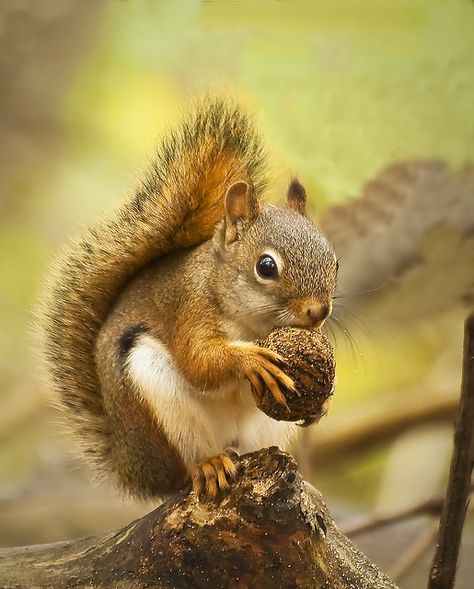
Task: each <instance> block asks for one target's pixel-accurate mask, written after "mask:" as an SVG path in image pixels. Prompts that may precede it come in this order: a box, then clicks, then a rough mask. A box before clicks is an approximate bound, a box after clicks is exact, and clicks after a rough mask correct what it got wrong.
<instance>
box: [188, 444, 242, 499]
mask: <svg viewBox="0 0 474 589" xmlns="http://www.w3.org/2000/svg"><path fill="white" fill-rule="evenodd" d="M238 457H239V454H238V452H237V451H236V450H234V448H226V450H224V452H221V453H220V454H217V455H216V456H212V457H211V458H209V459H208V460H206V461H205V462H201V463H199V464H196V465H195V466H193V469H192V471H191V479H192V483H193V490H194V493H195V494H196V496H197V497H198V498H199V500H200V501H203V502H204V501H215V500H216V499H217V498H218V497H221V496H222V495H223V494H225V493H227V492H228V491H229V489H230V485H231V483H232V482H233V481H234V480H235V478H236V476H237V471H238V468H237V465H236V460H237V459H238Z"/></svg>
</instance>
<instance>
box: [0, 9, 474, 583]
mask: <svg viewBox="0 0 474 589" xmlns="http://www.w3.org/2000/svg"><path fill="white" fill-rule="evenodd" d="M473 55H474V4H473V2H472V1H470V0H400V1H397V2H389V1H382V0H340V1H338V2H335V1H331V0H314V1H312V2H311V1H307V2H303V1H296V0H295V1H291V0H288V1H284V0H283V1H271V0H268V1H257V0H255V1H252V0H248V1H207V2H206V1H201V2H200V1H197V0H180V1H177V2H172V1H167V2H165V1H158V0H122V1H120V0H107V1H106V0H3V1H2V3H1V4H0V84H1V88H2V91H1V94H0V105H1V108H0V131H1V137H2V141H1V142H0V173H1V178H2V181H1V185H0V320H1V326H2V327H1V335H2V337H1V339H0V402H1V407H2V410H1V412H0V543H1V544H2V545H13V544H23V543H36V542H44V541H52V540H58V539H64V538H69V537H73V536H79V535H84V534H87V533H90V532H92V531H96V530H101V529H105V528H107V527H110V526H115V525H119V524H120V523H124V522H127V521H129V520H130V519H131V518H132V517H134V516H135V515H138V514H139V513H143V512H144V511H145V510H146V509H149V506H147V505H137V504H135V503H133V502H132V501H128V500H122V499H120V498H118V497H117V495H116V493H115V492H114V490H113V489H111V488H109V487H108V485H107V484H100V485H96V486H94V485H93V484H92V483H91V476H90V473H88V472H87V471H85V470H84V469H83V467H82V466H81V465H80V462H79V461H77V460H75V459H74V458H73V456H72V454H71V449H72V448H73V447H74V444H73V442H72V440H71V439H70V437H69V436H68V435H67V434H64V433H63V431H62V428H61V425H60V423H59V422H60V420H59V418H58V414H57V413H56V412H55V411H54V410H53V409H51V408H50V407H49V404H48V401H47V399H48V390H47V386H46V385H45V384H44V381H43V380H42V376H41V370H40V369H39V365H40V361H39V358H38V357H37V354H36V350H37V347H38V346H37V343H36V341H35V338H34V336H33V335H32V332H33V329H32V327H33V324H34V321H33V314H34V309H35V304H36V301H37V300H38V297H39V296H40V293H41V288H42V284H43V281H44V276H45V274H46V273H47V270H46V269H47V266H48V263H49V260H50V259H51V258H52V257H53V256H54V254H55V252H56V251H57V250H58V248H59V247H60V245H61V243H63V242H64V240H65V239H66V238H67V237H68V236H70V235H72V234H74V233H76V232H77V231H78V230H79V229H80V227H81V226H82V225H83V224H85V223H87V222H88V221H89V220H90V219H92V218H94V217H97V215H99V214H102V213H106V212H107V211H110V210H111V209H112V208H113V207H114V206H115V204H116V203H117V201H118V199H119V198H120V197H122V196H123V195H124V194H126V193H127V191H129V190H130V187H131V186H133V183H134V181H135V180H136V178H137V177H138V176H139V174H140V170H142V169H143V168H144V167H146V163H147V161H148V158H149V157H150V156H151V155H152V153H153V146H154V144H155V143H156V141H157V139H158V138H159V137H160V134H161V133H162V132H163V131H164V130H165V129H167V128H168V127H170V126H172V125H173V124H175V123H176V121H177V120H179V116H180V114H181V113H182V112H183V111H185V110H186V108H187V104H188V102H189V100H190V99H191V98H192V97H193V96H195V95H196V94H200V93H202V92H211V93H219V94H223V95H229V96H232V97H235V98H237V99H238V100H239V101H240V102H242V103H243V104H245V105H246V106H248V108H249V109H250V110H251V111H253V112H254V113H255V116H256V120H257V121H258V124H259V127H260V128H261V131H262V133H263V135H264V137H265V140H266V145H267V149H268V152H269V156H270V161H271V164H272V179H273V182H272V186H271V189H270V192H269V195H268V197H269V199H272V200H275V201H278V199H281V197H282V195H283V191H284V190H285V186H286V184H287V182H288V180H289V178H290V177H291V174H293V173H297V174H298V175H299V177H300V179H301V180H302V181H303V182H304V184H305V186H306V188H307V191H308V193H309V195H310V200H311V205H310V206H311V212H312V215H313V216H314V217H315V219H316V220H319V219H321V221H322V225H323V227H325V223H324V220H326V225H327V228H328V233H329V234H330V236H331V237H332V234H331V231H332V232H333V235H334V236H336V237H337V236H338V235H340V231H342V230H344V226H342V229H341V228H340V223H339V221H338V218H339V217H341V216H344V215H345V218H349V221H348V222H349V225H350V227H349V229H347V231H346V232H345V233H344V231H343V235H345V236H346V238H342V239H341V245H340V248H341V250H342V251H343V255H342V256H341V258H342V259H341V264H342V266H343V270H342V271H343V272H344V271H345V274H344V276H343V283H344V285H345V286H346V287H347V293H344V292H342V293H341V294H346V295H347V296H346V298H345V300H344V304H345V311H346V312H344V311H341V315H340V317H341V318H342V319H343V320H344V328H343V329H339V330H338V329H335V330H334V336H335V341H336V350H337V360H338V387H337V394H336V396H335V399H334V403H333V407H332V410H331V412H330V414H329V416H328V417H327V418H326V419H325V420H324V421H323V422H322V423H321V424H320V425H318V426H316V427H315V428H313V429H312V430H311V432H310V433H309V434H308V433H306V434H305V435H304V437H303V441H302V442H301V443H300V444H299V446H298V448H295V452H296V453H297V454H298V456H299V459H300V462H301V468H302V470H303V472H304V474H305V475H306V476H307V477H308V478H309V479H310V480H311V481H312V482H313V483H314V484H315V485H316V486H317V487H318V488H319V489H320V490H321V491H322V492H323V493H324V494H325V497H326V500H327V502H328V504H329V506H330V508H331V509H332V511H333V512H334V513H335V514H336V515H337V516H338V522H339V523H340V524H341V527H344V522H347V520H348V519H352V518H354V517H356V516H357V514H363V513H369V512H373V511H375V512H386V511H393V510H397V509H401V508H403V507H404V506H407V505H411V504H413V503H416V502H417V501H420V500H422V499H425V498H428V497H432V496H437V495H438V494H440V493H442V492H443V489H444V484H445V476H446V471H447V467H448V463H449V455H450V450H451V430H452V421H453V416H454V413H455V407H456V399H457V396H458V391H459V382H460V367H461V348H462V321H463V317H464V316H465V315H466V313H467V308H468V307H469V306H472V300H474V299H473V298H472V282H473V267H474V249H473V239H472V235H473V233H474V232H473V227H474V220H473V210H474V190H473V187H474V180H473V175H472V168H469V167H467V168H466V166H469V165H470V164H471V163H472V162H473V161H474V62H473V58H472V56H473ZM413 162H415V163H413ZM433 162H435V163H433ZM400 163H401V164H400ZM392 164H400V165H401V166H402V167H401V168H400V169H399V170H398V171H396V173H392V172H390V169H391V168H390V169H389V171H388V172H387V171H386V170H387V166H391V165H392ZM410 165H411V166H415V167H414V168H410V167H409V166H410ZM407 169H408V170H412V172H410V173H408V172H407V171H406V170H407ZM384 170H385V172H384ZM413 170H415V171H414V172H413ZM466 170H467V171H466ZM384 174H385V175H384ZM410 174H411V175H410ZM374 178H376V179H377V180H376V181H375V183H372V184H371V185H368V184H367V183H368V182H369V181H371V180H373V179H374ZM407 178H408V180H407ZM402 185H403V188H400V187H401V186H402ZM378 187H381V189H380V193H381V194H382V193H383V194H382V196H381V197H380V198H381V199H382V198H385V199H387V202H388V201H390V198H389V197H390V195H392V194H393V193H397V194H398V193H400V192H403V194H405V193H407V194H410V195H411V194H413V195H414V196H413V198H412V197H410V198H412V201H413V202H415V203H418V202H419V203H420V204H419V205H416V206H415V205H413V210H412V209H410V208H409V207H408V208H407V207H405V209H404V211H405V212H404V215H405V216H404V217H402V218H401V220H399V219H398V220H397V217H396V214H395V215H394V216H393V218H391V219H389V220H388V221H387V222H386V223H385V221H384V220H383V219H382V220H380V219H381V218H380V216H377V215H375V216H373V215H372V216H371V214H368V213H364V211H367V210H369V213H370V212H371V211H372V210H373V209H374V205H373V202H374V201H373V200H371V198H372V197H371V195H372V196H373V195H375V196H373V198H374V199H375V200H376V201H377V198H378V196H377V190H378ZM421 193H423V195H424V196H423V198H424V199H425V200H423V198H422V197H421V196H419V194H421ZM361 195H366V197H367V198H366V201H367V199H368V202H369V205H367V207H366V208H365V209H364V208H362V212H363V215H362V221H361V219H360V217H359V216H358V215H354V214H351V215H349V216H348V215H347V214H346V213H344V212H345V211H347V210H348V209H347V207H349V208H350V206H351V205H350V204H348V203H353V202H354V199H356V198H357V197H359V196H361ZM367 195H368V196H367ZM387 195H389V196H387ZM426 195H428V196H426ZM417 199H418V200H417ZM412 201H410V202H412ZM384 202H385V201H384ZM371 203H372V204H371ZM336 205H339V208H334V207H335V206H336ZM378 206H379V205H375V209H377V207H378ZM402 208H403V207H402ZM350 210H352V209H350ZM446 211H448V212H446ZM453 211H454V212H455V214H454V213H453ZM451 213H452V214H451ZM338 215H339V217H338ZM364 215H365V216H364ZM428 217H429V219H430V223H427V222H426V219H427V218H428ZM334 219H335V221H334ZM448 221H449V222H448ZM425 222H426V228H425V225H424V223H425ZM334 223H335V225H336V229H337V228H338V227H339V233H338V231H337V230H335V229H334ZM384 223H385V224H384ZM397 223H398V224H397ZM336 237H335V242H336V246H338V239H336ZM349 237H350V239H349ZM364 240H365V241H364ZM346 242H347V243H346ZM394 243H395V245H393V244H394ZM387 244H388V245H387ZM389 246H390V247H389ZM374 252H375V253H378V254H380V256H381V258H377V260H375V258H374V255H375V253H374ZM384 256H385V257H384ZM344 265H346V267H347V269H346V270H344ZM388 267H389V268H390V273H388V271H386V268H388ZM381 268H382V269H381ZM351 272H352V274H351ZM354 275H356V278H354ZM359 286H361V288H359ZM369 286H370V288H368V287H369ZM341 288H342V286H341ZM344 329H346V330H347V332H348V333H345V332H344ZM348 334H349V335H348ZM433 525H434V524H433V521H432V520H431V519H426V518H419V519H417V520H415V521H411V522H409V523H407V524H405V525H398V526H396V527H395V528H389V529H387V530H382V531H381V532H378V533H377V534H368V535H365V536H360V537H358V538H357V542H358V543H359V544H360V545H361V546H362V548H363V549H365V550H366V552H367V553H368V554H369V555H370V556H371V557H372V558H374V559H375V560H377V562H379V563H381V565H382V566H383V567H384V569H385V570H388V571H391V572H393V573H394V574H400V577H401V581H400V584H401V586H402V587H406V588H411V587H413V588H414V587H419V586H421V583H424V582H425V580H426V578H427V577H426V575H427V573H426V570H427V566H428V564H429V562H430V559H431V554H432V545H433V542H434V533H433V532H431V536H430V530H432V529H433ZM423 534H424V535H425V536H426V537H427V538H428V540H427V541H426V546H425V550H424V552H423V555H422V556H421V557H420V559H418V561H417V562H416V564H414V565H413V566H410V567H408V568H407V567H406V565H404V564H403V557H404V556H405V555H406V554H407V553H410V550H411V551H412V552H413V545H414V543H415V542H416V541H417V540H418V541H420V537H423ZM430 542H431V543H430ZM468 553H470V554H471V556H473V555H474V538H473V530H472V525H470V526H468V529H467V531H466V536H465V543H464V547H463V554H462V556H463V560H462V566H461V569H460V578H459V583H458V586H459V588H462V587H466V588H467V587H468V586H470V585H469V579H472V576H473V575H474V563H473V559H472V558H471V559H469V558H468ZM404 566H405V569H406V570H404V568H403V567H404ZM397 567H399V568H398V569H397Z"/></svg>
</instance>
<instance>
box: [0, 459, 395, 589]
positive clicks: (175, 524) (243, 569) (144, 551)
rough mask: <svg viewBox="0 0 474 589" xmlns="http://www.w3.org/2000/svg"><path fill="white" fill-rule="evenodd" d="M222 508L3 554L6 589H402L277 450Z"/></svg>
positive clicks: (171, 508)
mask: <svg viewBox="0 0 474 589" xmlns="http://www.w3.org/2000/svg"><path fill="white" fill-rule="evenodd" d="M240 468H241V476H240V477H239V480H238V482H237V483H235V485H234V486H233V488H232V491H231V493H230V495H229V496H228V497H226V498H224V499H223V500H222V501H221V502H220V503H219V504H208V503H206V504H201V503H199V502H197V500H196V497H195V496H194V494H193V493H192V492H182V493H180V494H178V495H176V496H173V497H171V498H170V499H169V500H167V501H166V502H165V503H163V504H162V505H161V506H160V507H158V508H157V509H156V510H154V511H153V512H152V513H150V514H148V515H146V516H145V517H143V518H141V519H139V520H137V521H135V522H133V523H131V524H130V525H128V526H126V527H125V528H122V529H121V530H118V531H114V532H106V533H101V534H98V535H95V536H92V537H89V538H84V539H80V540H75V541H72V542H59V543H56V544H49V545H44V546H33V547H24V548H13V549H6V550H2V551H0V586H1V587H2V588H3V589H12V588H15V589H20V588H28V589H39V588H46V587H54V588H55V589H61V588H66V587H67V588H68V589H71V588H73V587H74V588H79V587H83V588H86V587H88V588H90V587H95V588H105V587H107V588H109V589H110V588H116V589H121V588H125V587H127V588H128V589H138V588H144V587H147V588H156V589H165V588H166V589H170V588H177V589H187V588H189V589H191V588H192V589H200V588H201V587H205V588H206V589H208V588H209V587H212V588H219V587H222V588H224V587H225V588H241V589H243V588H250V587H255V588H258V589H265V588H267V587H268V588H272V589H274V588H281V589H284V588H289V587H298V588H315V589H316V588H321V589H323V588H324V589H349V588H350V589H396V588H395V585H394V584H393V583H392V582H391V581H390V580H389V579H388V578H387V577H386V576H385V575H384V574H383V573H382V572H381V571H380V570H379V569H378V568H377V567H376V566H375V565H374V564H373V563H371V562H370V561H369V560H368V559H367V558H366V557H365V556H364V555H363V554H362V553H361V552H360V551H359V550H358V549H357V548H355V547H354V546H353V544H352V543H351V542H350V541H349V540H348V539H347V538H346V537H345V536H344V535H343V534H341V533H340V532H339V531H338V530H337V528H336V526H335V524H334V522H333V520H332V518H331V516H330V514H329V512H328V510H327V508H326V506H325V504H324V502H323V500H322V497H321V495H320V493H319V492H318V491H316V490H315V489H314V488H313V487H311V486H310V485H309V484H308V483H306V482H305V481H303V479H302V478H301V476H300V475H299V473H298V472H297V468H296V463H295V461H294V460H293V458H291V457H290V456H289V455H288V454H284V453H282V452H280V451H279V450H277V449H276V448H270V449H266V450H261V451H260V452H257V453H254V454H248V455H246V456H244V457H243V458H242V459H241V463H240Z"/></svg>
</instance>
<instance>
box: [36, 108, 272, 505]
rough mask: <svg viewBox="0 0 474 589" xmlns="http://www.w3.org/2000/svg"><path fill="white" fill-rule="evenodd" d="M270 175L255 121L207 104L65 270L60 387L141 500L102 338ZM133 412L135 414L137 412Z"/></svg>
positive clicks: (54, 351) (97, 458)
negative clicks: (133, 293) (108, 400)
mask: <svg viewBox="0 0 474 589" xmlns="http://www.w3.org/2000/svg"><path fill="white" fill-rule="evenodd" d="M263 168H264V161H263V154H262V148H261V145H260V141H259V138H258V136H257V135H256V133H255V131H254V129H253V127H252V125H251V122H250V121H249V119H248V118H247V117H246V116H245V115H244V114H242V113H241V112H240V111H239V110H238V109H237V108H236V107H234V106H232V105H229V104H226V103H225V102H223V101H220V100H204V101H203V102H202V103H200V104H199V105H198V107H197V109H196V111H195V113H194V115H193V116H192V117H191V118H190V119H188V120H186V121H184V122H183V123H182V125H181V127H179V128H178V130H177V131H176V132H173V133H170V134H169V135H168V136H167V137H166V138H164V139H163V141H162V143H161V145H160V147H159V149H158V151H157V154H156V157H155V159H154V161H153V162H152V165H151V167H150V170H149V171H148V174H147V175H146V177H145V179H144V180H143V181H142V182H141V183H140V185H139V187H138V189H137V190H136V192H135V193H134V194H133V195H132V196H131V197H129V198H128V199H126V201H125V202H124V203H123V204H122V206H121V207H120V208H119V209H118V211H117V212H116V214H115V215H114V216H113V217H112V218H111V219H110V220H105V221H103V222H101V223H99V224H97V225H94V226H92V227H91V228H90V229H88V230H87V231H86V232H85V234H84V236H83V237H82V238H80V239H79V240H78V241H75V242H73V243H72V244H71V245H70V246H69V247H68V248H67V249H66V251H65V253H64V254H63V255H62V257H61V258H60V259H59V260H58V262H57V263H56V270H55V272H54V273H53V277H52V280H51V284H50V287H49V290H48V295H47V297H46V298H45V301H44V305H43V307H42V319H41V323H42V330H43V332H44V335H43V341H44V350H45V357H46V360H47V362H48V365H49V371H50V374H51V383H52V386H53V387H54V389H55V390H56V391H57V392H58V394H59V397H60V399H61V403H62V405H63V407H64V408H65V409H66V410H68V412H69V415H68V418H67V420H68V423H69V424H72V426H73V429H74V431H75V433H76V434H77V435H78V437H79V439H80V442H81V445H82V447H83V449H84V451H85V452H86V454H87V455H88V456H89V458H91V459H92V460H93V462H95V463H96V464H97V465H99V467H100V469H101V470H110V469H112V470H113V471H115V474H116V477H117V480H118V481H119V482H120V483H121V484H122V485H123V486H124V487H125V488H127V489H129V490H132V492H135V493H138V494H149V493H150V490H151V489H150V488H146V489H144V490H143V489H142V490H140V489H139V488H137V487H138V485H137V484H132V485H131V484H130V479H131V478H133V476H135V474H136V473H133V472H128V471H129V470H130V465H129V464H127V460H128V458H127V457H124V456H123V453H122V452H121V450H120V448H122V442H123V441H124V438H125V437H126V433H124V434H123V435H122V434H119V436H120V440H119V441H118V440H117V439H116V437H117V429H116V428H115V427H114V415H115V413H116V411H115V413H114V411H112V418H111V417H110V413H109V411H110V405H109V406H108V407H106V406H105V405H104V397H103V395H102V391H101V387H100V385H99V381H98V374H97V369H96V360H95V348H96V340H97V337H98V334H99V331H100V329H101V327H102V326H103V324H104V322H105V320H106V319H107V317H108V315H109V312H110V310H111V308H112V306H113V305H114V303H115V302H116V301H117V299H118V298H119V295H120V294H121V293H122V292H124V290H125V288H126V286H127V283H129V281H130V280H131V278H133V276H134V275H135V274H136V273H137V272H138V271H139V270H140V269H142V268H144V267H145V266H146V265H147V264H149V263H150V262H151V261H152V260H154V259H157V258H160V257H162V256H164V255H165V254H167V253H169V252H172V251H174V250H180V249H182V248H184V247H187V246H191V245H195V244H198V243H201V242H203V241H205V240H207V239H209V238H210V237H211V236H212V233H213V230H214V227H215V225H216V223H217V222H218V221H219V220H220V219H221V218H222V216H223V204H222V203H223V198H224V195H225V187H227V186H229V185H230V184H231V183H232V182H234V181H236V180H238V179H242V178H252V181H253V184H254V187H255V190H256V192H257V194H259V193H260V192H261V190H262V189H263V186H264V184H265V179H264V170H263ZM107 362H109V363H110V364H111V366H113V364H114V362H116V360H115V358H112V357H109V358H107ZM103 378H104V379H107V378H111V377H110V375H104V376H103ZM114 378H115V377H114ZM110 385H111V386H112V387H113V388H116V387H120V386H124V384H123V383H119V382H111V383H110ZM116 394H117V395H120V393H119V391H118V390H117V392H116ZM136 407H137V409H136V413H134V414H133V417H132V418H131V419H130V427H133V426H132V423H133V422H135V423H136V425H137V427H136V428H135V430H136V431H138V430H139V429H140V427H141V428H142V431H143V428H145V430H146V431H147V432H149V433H150V437H149V438H147V440H148V442H147V443H149V445H150V448H151V449H152V450H153V451H157V452H160V451H162V450H163V449H166V450H167V452H166V453H165V454H167V455H169V456H170V460H171V461H172V460H174V459H175V458H176V456H173V452H174V451H173V449H172V448H169V447H168V446H167V442H166V441H165V440H163V439H160V434H159V431H157V428H156V427H155V426H154V425H153V418H152V416H151V414H150V412H149V411H148V410H147V407H146V406H145V405H144V404H143V402H142V403H139V404H137V406H136ZM126 410H127V412H128V414H130V408H129V407H128V408H127V409H126ZM115 417H117V418H119V416H116V415H115ZM121 421H122V420H121ZM147 435H148V434H147ZM146 437H147V436H144V438H146ZM150 440H151V441H150ZM118 442H120V443H118ZM165 462H166V458H165ZM176 464H177V467H176V468H177V474H178V476H177V479H180V478H181V476H182V474H183V472H182V465H180V462H179V460H177V461H176ZM140 484H141V483H140ZM152 486H153V485H152ZM148 487H149V485H148ZM171 487H173V485H172V484H170V488H171Z"/></svg>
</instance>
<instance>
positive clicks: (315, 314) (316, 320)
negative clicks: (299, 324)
mask: <svg viewBox="0 0 474 589" xmlns="http://www.w3.org/2000/svg"><path fill="white" fill-rule="evenodd" d="M330 314H331V305H329V304H328V303H322V304H317V305H309V306H308V307H307V308H306V316H307V317H308V320H309V323H310V325H311V327H321V325H322V324H323V323H324V321H325V320H326V319H327V318H328V317H329V315H330Z"/></svg>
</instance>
